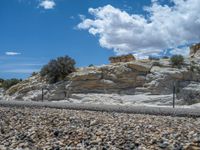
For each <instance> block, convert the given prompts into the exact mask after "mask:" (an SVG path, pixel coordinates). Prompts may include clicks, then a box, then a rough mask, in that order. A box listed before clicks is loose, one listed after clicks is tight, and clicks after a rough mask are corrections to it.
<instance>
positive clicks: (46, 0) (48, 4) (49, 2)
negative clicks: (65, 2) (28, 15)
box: [39, 0, 56, 9]
mask: <svg viewBox="0 0 200 150" xmlns="http://www.w3.org/2000/svg"><path fill="white" fill-rule="evenodd" d="M39 6H40V7H43V8H44V9H53V8H54V7H55V6H56V3H55V2H54V1H53V0H42V1H41V2H40V4H39Z"/></svg>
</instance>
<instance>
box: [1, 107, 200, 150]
mask: <svg viewBox="0 0 200 150" xmlns="http://www.w3.org/2000/svg"><path fill="white" fill-rule="evenodd" d="M113 116H114V117H113ZM0 118H1V120H0V150H4V149H5V150H6V149H15V150H16V149H17V150H26V149H27V150H29V149H37V150H43V149H47V150H64V149H94V150H96V149H102V150H109V149H124V150H131V149H133V150H134V149H136V150H151V149H152V150H154V149H173V150H182V149H186V150H193V149H194V150H200V136H199V135H200V119H199V118H187V117H170V116H154V115H139V114H125V113H108V112H94V111H76V110H62V109H51V108H42V109H39V108H9V107H0Z"/></svg>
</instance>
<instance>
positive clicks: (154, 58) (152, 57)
mask: <svg viewBox="0 0 200 150" xmlns="http://www.w3.org/2000/svg"><path fill="white" fill-rule="evenodd" d="M149 60H160V58H159V57H156V56H149Z"/></svg>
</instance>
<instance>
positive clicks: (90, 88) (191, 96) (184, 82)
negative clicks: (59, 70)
mask: <svg viewBox="0 0 200 150" xmlns="http://www.w3.org/2000/svg"><path fill="white" fill-rule="evenodd" d="M194 49H195V50H194ZM196 49H198V46H196V47H195V48H192V49H191V54H192V53H195V54H194V55H196V53H197V52H198V51H197V50H196ZM116 60H117V59H116ZM197 60H199V59H197ZM120 61H121V60H120ZM174 83H175V84H176V87H177V98H178V99H180V100H182V104H191V103H196V102H200V96H199V95H200V86H199V84H200V66H199V63H198V62H197V61H193V60H190V59H185V63H184V65H183V66H182V68H173V67H172V66H171V65H170V61H169V59H168V60H167V59H161V60H135V61H130V62H118V63H112V64H109V65H102V66H93V67H83V68H78V69H77V70H76V72H73V73H71V74H70V75H68V76H67V77H66V79H65V80H64V81H61V82H58V83H56V84H48V83H47V82H46V80H45V78H42V77H41V76H40V75H39V74H37V75H35V76H33V77H30V78H28V79H27V80H24V81H23V82H21V83H19V84H17V85H15V86H13V87H11V88H10V89H8V90H7V91H6V94H5V96H4V99H7V100H12V99H15V100H41V98H42V89H43V92H44V99H46V100H64V99H66V98H68V97H70V96H71V95H73V94H89V93H93V94H95V93H96V94H98V93H100V94H113V93H116V94H121V95H127V94H128V95H137V94H139V95H141V94H145V95H166V97H168V98H169V95H170V94H172V88H173V84H174ZM168 98H166V100H167V99H168ZM163 99H165V98H163ZM170 102H171V99H170Z"/></svg>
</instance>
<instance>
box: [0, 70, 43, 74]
mask: <svg viewBox="0 0 200 150" xmlns="http://www.w3.org/2000/svg"><path fill="white" fill-rule="evenodd" d="M38 71H39V69H11V70H3V71H1V72H3V73H22V74H30V73H33V72H38Z"/></svg>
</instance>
